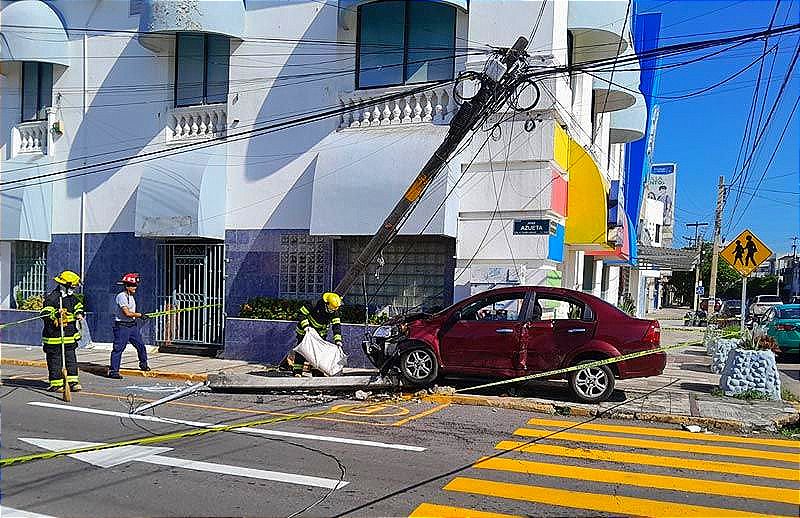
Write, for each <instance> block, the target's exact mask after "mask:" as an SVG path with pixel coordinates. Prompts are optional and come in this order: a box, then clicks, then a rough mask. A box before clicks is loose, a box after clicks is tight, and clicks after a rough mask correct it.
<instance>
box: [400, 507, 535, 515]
mask: <svg viewBox="0 0 800 518" xmlns="http://www.w3.org/2000/svg"><path fill="white" fill-rule="evenodd" d="M409 518H522V517H521V516H517V515H513V514H501V513H487V512H485V511H475V510H474V509H466V508H464V507H450V506H447V505H436V504H420V505H419V507H417V508H416V509H414V512H412V513H411V514H410V515H409Z"/></svg>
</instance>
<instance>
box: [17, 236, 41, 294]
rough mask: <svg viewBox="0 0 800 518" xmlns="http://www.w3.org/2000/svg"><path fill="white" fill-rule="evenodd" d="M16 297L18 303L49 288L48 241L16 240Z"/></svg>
mask: <svg viewBox="0 0 800 518" xmlns="http://www.w3.org/2000/svg"><path fill="white" fill-rule="evenodd" d="M13 256H14V282H13V286H14V291H13V293H14V299H15V300H16V301H17V304H18V305H19V304H21V303H22V302H23V301H25V300H26V299H28V298H29V297H33V296H34V295H43V294H44V292H45V290H46V289H47V243H37V242H34V241H15V242H14V250H13Z"/></svg>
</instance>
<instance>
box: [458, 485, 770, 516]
mask: <svg viewBox="0 0 800 518" xmlns="http://www.w3.org/2000/svg"><path fill="white" fill-rule="evenodd" d="M444 489H445V490H447V491H458V492H461V493H472V494H476V495H484V496H491V497H500V498H509V499H513V500H522V501H525V502H535V503H540V504H546V505H556V506H561V507H569V508H573V509H588V510H592V511H598V512H604V513H612V514H628V515H636V516H652V517H661V516H681V517H688V516H698V517H708V516H715V517H728V516H730V517H755V516H766V515H763V514H757V513H752V512H749V511H737V510H733V509H723V508H719V507H705V506H700V505H690V504H679V503H674V502H661V501H658V500H650V499H647V498H636V497H630V496H621V495H604V494H600V493H583V492H580V491H569V490H566V489H555V488H550V487H544V486H531V485H526V484H511V483H508V482H495V481H492V480H480V479H474V478H467V477H456V478H454V479H453V480H452V481H450V482H449V483H448V484H447V485H446V486H444Z"/></svg>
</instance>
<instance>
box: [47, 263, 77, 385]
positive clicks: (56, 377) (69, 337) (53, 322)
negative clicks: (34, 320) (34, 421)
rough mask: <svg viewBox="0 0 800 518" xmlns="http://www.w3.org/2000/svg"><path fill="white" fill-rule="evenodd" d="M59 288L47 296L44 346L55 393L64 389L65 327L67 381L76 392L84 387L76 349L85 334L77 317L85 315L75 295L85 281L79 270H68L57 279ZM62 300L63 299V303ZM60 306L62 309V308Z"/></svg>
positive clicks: (49, 375)
mask: <svg viewBox="0 0 800 518" xmlns="http://www.w3.org/2000/svg"><path fill="white" fill-rule="evenodd" d="M54 280H55V281H56V289H54V290H53V291H51V292H50V293H48V294H47V295H46V296H45V298H44V305H43V307H42V312H41V314H42V320H43V322H44V326H43V328H42V347H43V348H44V354H45V358H46V359H47V374H48V378H49V380H50V387H49V390H50V391H51V392H64V379H63V378H62V377H61V329H60V328H63V330H64V360H65V361H64V363H65V364H66V367H67V383H69V386H70V389H71V390H72V391H74V392H78V391H79V390H81V385H80V383H79V382H78V360H77V358H76V357H75V349H76V348H77V347H78V340H79V339H80V337H81V335H80V333H79V332H78V327H77V323H76V320H77V319H81V318H83V313H84V311H83V303H82V302H81V301H80V300H78V297H76V296H75V288H77V287H78V285H79V284H80V282H81V278H80V277H79V276H78V274H77V273H75V272H71V271H69V270H64V271H63V272H61V273H60V274H58V276H56V277H55V279H54ZM59 299H61V300H60V302H59ZM59 307H60V308H61V309H60V310H59Z"/></svg>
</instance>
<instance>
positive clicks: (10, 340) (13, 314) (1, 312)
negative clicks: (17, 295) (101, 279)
mask: <svg viewBox="0 0 800 518" xmlns="http://www.w3.org/2000/svg"><path fill="white" fill-rule="evenodd" d="M38 315H39V312H38V311H20V310H16V309H0V322H3V323H8V322H16V321H18V320H25V319H28V318H31V317H35V316H38ZM86 322H87V323H88V324H89V329H90V330H91V331H92V340H95V341H100V340H97V338H95V336H94V333H93V331H94V329H95V327H96V322H97V315H96V314H94V313H87V314H86ZM0 343H3V344H19V345H32V346H39V345H41V344H42V321H41V320H32V321H30V322H25V323H24V324H19V325H15V326H11V327H7V328H5V329H3V330H2V331H0Z"/></svg>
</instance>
